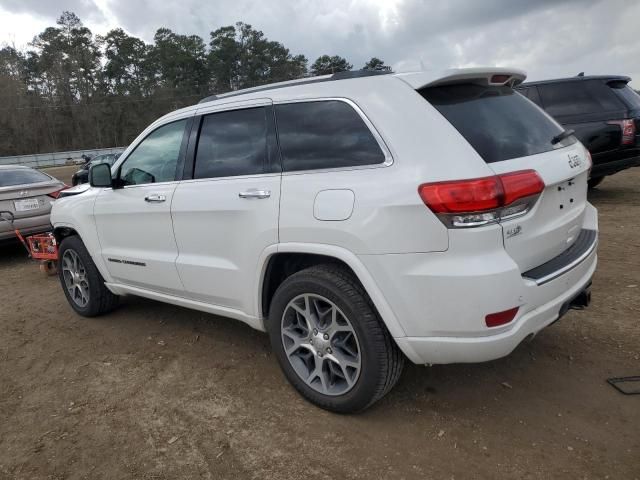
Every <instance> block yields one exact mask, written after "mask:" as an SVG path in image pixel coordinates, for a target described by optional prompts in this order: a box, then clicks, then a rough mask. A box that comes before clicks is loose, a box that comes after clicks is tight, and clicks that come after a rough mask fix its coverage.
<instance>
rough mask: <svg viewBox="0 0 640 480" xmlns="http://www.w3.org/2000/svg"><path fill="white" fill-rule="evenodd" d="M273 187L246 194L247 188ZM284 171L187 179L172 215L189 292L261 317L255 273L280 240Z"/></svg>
mask: <svg viewBox="0 0 640 480" xmlns="http://www.w3.org/2000/svg"><path fill="white" fill-rule="evenodd" d="M251 191H265V192H269V196H268V197H266V198H257V197H254V198H241V197H240V196H239V194H240V193H242V192H251ZM279 198H280V175H279V174H269V175H255V176H247V177H234V178H214V179H205V180H190V181H184V182H181V184H180V186H179V187H178V189H177V190H176V193H175V197H174V199H173V206H172V215H173V225H174V230H175V237H176V242H177V245H178V249H179V252H180V253H179V255H178V257H177V259H176V265H177V269H178V273H179V275H180V278H181V279H182V282H183V284H184V287H185V291H186V294H185V296H186V297H188V298H191V299H193V300H196V301H200V302H206V303H211V304H214V305H218V306H222V307H226V308H233V309H237V310H241V311H243V312H245V313H246V314H248V315H252V316H255V315H257V312H255V311H254V304H255V302H254V297H255V290H254V289H255V285H253V283H254V279H255V272H256V270H259V268H260V265H259V260H260V258H261V255H262V252H263V251H264V250H265V249H266V248H268V247H269V246H271V245H275V244H277V243H278V210H279Z"/></svg>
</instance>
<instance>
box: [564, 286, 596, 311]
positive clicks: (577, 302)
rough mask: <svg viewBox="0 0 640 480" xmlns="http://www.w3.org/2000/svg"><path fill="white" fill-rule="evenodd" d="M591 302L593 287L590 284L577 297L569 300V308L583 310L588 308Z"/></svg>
mask: <svg viewBox="0 0 640 480" xmlns="http://www.w3.org/2000/svg"><path fill="white" fill-rule="evenodd" d="M590 303H591V287H590V286H588V287H587V288H585V289H584V290H583V291H581V292H580V293H579V294H578V296H577V297H575V298H574V299H573V300H571V302H569V308H570V309H572V310H582V309H583V308H587V307H588V306H589V304H590Z"/></svg>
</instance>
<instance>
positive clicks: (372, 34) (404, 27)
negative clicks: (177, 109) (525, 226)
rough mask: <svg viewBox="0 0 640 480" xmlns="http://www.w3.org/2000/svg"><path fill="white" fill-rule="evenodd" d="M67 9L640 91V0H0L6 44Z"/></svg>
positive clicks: (144, 24) (128, 22) (310, 53)
mask: <svg viewBox="0 0 640 480" xmlns="http://www.w3.org/2000/svg"><path fill="white" fill-rule="evenodd" d="M63 10H70V11H73V12H75V13H76V14H77V15H78V16H79V17H80V18H81V20H82V21H83V23H84V24H85V25H86V26H87V27H89V28H90V29H91V30H92V31H93V33H95V34H104V33H106V32H107V31H108V30H110V29H111V28H115V27H121V28H123V29H124V30H125V31H127V32H128V33H129V34H131V35H135V36H138V37H140V38H142V39H143V40H145V41H147V42H149V43H150V42H151V41H152V39H153V35H154V33H155V31H156V29H157V28H159V27H168V28H170V29H172V30H174V31H175V32H177V33H186V34H198V35H200V36H202V37H203V39H204V40H205V42H208V40H209V32H211V31H213V30H215V29H217V28H219V27H221V26H224V25H231V24H234V23H235V22H237V21H243V22H245V23H249V24H251V25H252V26H253V27H254V28H256V29H258V30H262V31H263V32H264V34H265V35H266V36H267V37H268V38H269V39H270V40H277V41H280V42H282V43H283V44H284V45H285V46H286V47H287V48H289V49H290V50H291V52H292V53H293V54H298V53H302V54H304V55H306V56H307V58H308V59H309V60H310V63H311V62H313V60H315V58H317V57H318V56H320V55H322V54H329V55H341V56H343V57H346V58H347V59H348V60H349V61H350V62H351V63H352V64H353V65H354V67H355V68H360V67H362V66H363V65H364V63H365V62H366V61H367V60H368V59H369V58H371V57H373V56H375V57H379V58H382V59H383V60H384V61H385V63H387V64H388V65H391V66H392V67H393V68H394V70H396V71H411V70H421V69H445V68H451V67H468V66H506V67H517V68H521V69H523V70H525V71H526V72H527V74H528V79H529V80H541V79H547V78H558V77H566V76H574V75H577V74H578V73H579V72H583V71H584V72H585V74H587V75H594V74H623V75H629V76H631V77H632V78H633V79H634V81H633V82H632V85H633V86H634V87H635V88H640V41H638V40H637V28H638V27H637V26H638V24H639V23H640V0H230V1H229V0H224V1H222V0H179V1H176V0H160V1H159V0H55V1H54V0H0V44H2V43H8V44H15V45H16V46H17V47H25V46H27V44H28V42H30V41H31V39H32V38H33V37H34V35H36V34H38V33H39V32H41V31H42V30H44V28H46V27H47V26H50V25H54V24H55V20H56V18H57V17H58V16H59V15H60V13H61V12H62V11H63Z"/></svg>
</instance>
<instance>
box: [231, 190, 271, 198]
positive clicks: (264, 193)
mask: <svg viewBox="0 0 640 480" xmlns="http://www.w3.org/2000/svg"><path fill="white" fill-rule="evenodd" d="M238 196H239V197H240V198H269V197H270V196H271V191H270V190H253V189H252V190H247V191H246V192H240V193H239V194H238Z"/></svg>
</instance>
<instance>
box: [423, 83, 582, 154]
mask: <svg viewBox="0 0 640 480" xmlns="http://www.w3.org/2000/svg"><path fill="white" fill-rule="evenodd" d="M420 93H421V94H422V96H423V97H424V98H425V99H426V100H427V101H428V102H429V103H431V104H432V105H433V106H434V107H435V108H436V109H437V110H438V111H439V112H440V113H441V114H442V115H443V116H444V117H445V118H446V119H447V120H448V121H449V122H450V123H451V124H452V125H453V126H454V127H455V128H456V129H457V130H458V131H459V132H460V133H461V134H462V136H463V137H464V138H465V139H466V140H467V141H468V142H469V143H470V144H471V146H472V147H473V148H474V149H475V150H476V151H477V152H478V153H479V154H480V156H481V157H482V158H483V159H484V161H485V162H487V163H491V162H499V161H502V160H509V159H511V158H518V157H526V156H528V155H535V154H537V153H542V152H547V151H549V150H553V148H554V146H553V145H552V144H551V139H552V138H553V137H554V136H556V135H557V134H558V133H560V132H562V128H560V126H559V125H558V124H556V123H555V122H554V121H553V120H551V119H550V118H549V117H548V116H547V115H545V113H544V112H543V111H542V110H540V109H539V108H538V107H537V106H535V105H534V104H533V103H531V102H530V101H529V100H527V99H526V98H524V97H523V96H522V95H520V94H519V93H516V92H515V91H514V90H512V89H511V88H509V87H484V86H480V85H470V84H469V85H447V86H442V87H434V88H426V89H424V90H421V91H420ZM570 142H575V137H571V139H570ZM564 144H565V145H566V143H564ZM559 145H560V144H558V146H559Z"/></svg>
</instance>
